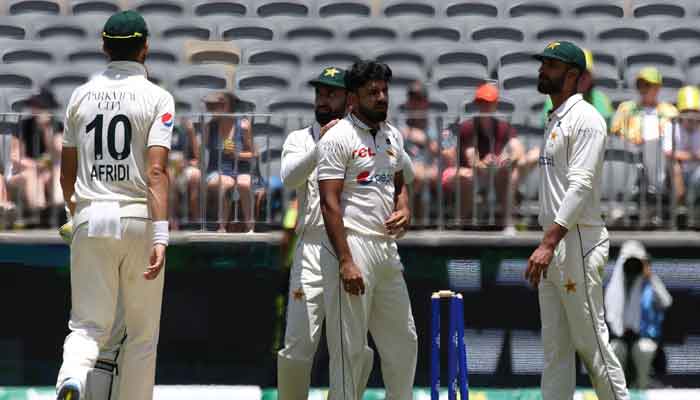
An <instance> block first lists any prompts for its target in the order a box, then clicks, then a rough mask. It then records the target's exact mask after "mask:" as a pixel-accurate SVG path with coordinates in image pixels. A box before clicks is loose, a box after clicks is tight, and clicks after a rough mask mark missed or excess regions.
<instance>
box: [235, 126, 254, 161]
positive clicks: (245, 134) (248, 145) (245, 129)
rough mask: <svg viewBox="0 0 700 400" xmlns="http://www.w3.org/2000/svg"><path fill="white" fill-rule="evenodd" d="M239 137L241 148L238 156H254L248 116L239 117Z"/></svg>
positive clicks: (247, 157)
mask: <svg viewBox="0 0 700 400" xmlns="http://www.w3.org/2000/svg"><path fill="white" fill-rule="evenodd" d="M241 130H242V132H241V137H242V138H243V148H242V149H241V152H240V153H238V158H241V159H243V160H251V159H253V158H255V156H256V154H255V148H254V147H253V131H252V127H251V126H250V120H248V118H243V119H241Z"/></svg>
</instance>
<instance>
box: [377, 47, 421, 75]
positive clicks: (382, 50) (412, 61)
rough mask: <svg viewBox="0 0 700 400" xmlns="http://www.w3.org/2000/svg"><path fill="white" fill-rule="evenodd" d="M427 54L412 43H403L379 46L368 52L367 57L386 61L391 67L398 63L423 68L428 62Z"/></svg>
mask: <svg viewBox="0 0 700 400" xmlns="http://www.w3.org/2000/svg"><path fill="white" fill-rule="evenodd" d="M427 56H428V55H427V54H425V53H424V52H421V51H420V50H419V49H417V46H415V45H412V43H405V44H399V45H393V44H389V45H385V46H379V47H378V48H376V50H374V51H373V52H372V53H370V55H369V58H373V59H376V60H377V61H380V62H383V63H386V64H388V65H389V66H390V67H392V68H393V67H394V66H398V65H413V66H418V67H420V68H423V69H425V68H426V67H427V65H428V63H429V60H428V59H427Z"/></svg>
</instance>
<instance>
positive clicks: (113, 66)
mask: <svg viewBox="0 0 700 400" xmlns="http://www.w3.org/2000/svg"><path fill="white" fill-rule="evenodd" d="M107 71H109V72H113V73H117V74H119V73H123V74H125V75H143V76H146V67H145V66H144V65H143V64H141V63H138V62H136V61H112V62H110V63H109V64H107Z"/></svg>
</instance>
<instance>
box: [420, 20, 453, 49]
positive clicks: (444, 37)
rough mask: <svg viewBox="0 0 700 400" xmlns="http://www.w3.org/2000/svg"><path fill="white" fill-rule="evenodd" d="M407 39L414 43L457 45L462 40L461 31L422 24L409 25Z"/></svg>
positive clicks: (436, 24)
mask: <svg viewBox="0 0 700 400" xmlns="http://www.w3.org/2000/svg"><path fill="white" fill-rule="evenodd" d="M407 28H408V35H407V39H408V40H410V41H412V42H431V43H432V42H434V43H435V44H436V45H442V44H443V43H457V42H459V41H460V40H461V38H462V33H461V32H460V30H459V29H457V28H453V27H450V26H446V25H444V24H439V23H432V22H431V23H422V24H414V25H410V26H409V25H407Z"/></svg>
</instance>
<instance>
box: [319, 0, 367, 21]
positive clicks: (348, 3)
mask: <svg viewBox="0 0 700 400" xmlns="http://www.w3.org/2000/svg"><path fill="white" fill-rule="evenodd" d="M316 4H317V7H318V8H317V11H316V15H317V16H319V17H321V18H331V17H363V18H364V17H369V16H370V15H372V1H371V0H319V1H317V2H316Z"/></svg>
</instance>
